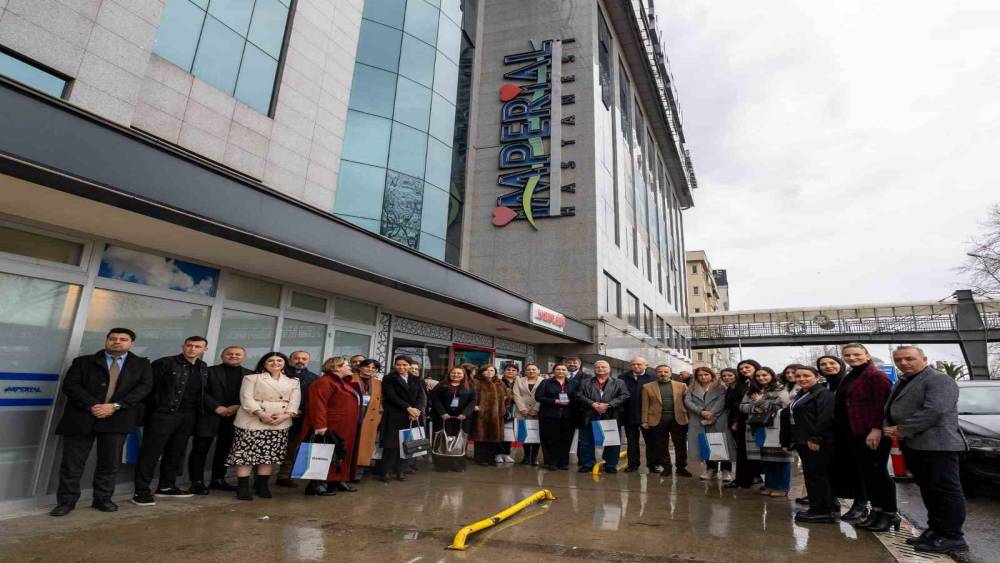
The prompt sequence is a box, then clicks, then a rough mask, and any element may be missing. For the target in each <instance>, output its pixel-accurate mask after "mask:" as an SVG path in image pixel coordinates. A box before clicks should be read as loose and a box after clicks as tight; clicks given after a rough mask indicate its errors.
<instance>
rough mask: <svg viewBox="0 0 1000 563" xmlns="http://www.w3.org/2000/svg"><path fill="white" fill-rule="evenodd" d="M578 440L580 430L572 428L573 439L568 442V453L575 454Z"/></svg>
mask: <svg viewBox="0 0 1000 563" xmlns="http://www.w3.org/2000/svg"><path fill="white" fill-rule="evenodd" d="M579 442H580V431H579V430H574V431H573V441H572V442H570V443H569V453H571V454H575V453H576V445H577V444H578V443H579Z"/></svg>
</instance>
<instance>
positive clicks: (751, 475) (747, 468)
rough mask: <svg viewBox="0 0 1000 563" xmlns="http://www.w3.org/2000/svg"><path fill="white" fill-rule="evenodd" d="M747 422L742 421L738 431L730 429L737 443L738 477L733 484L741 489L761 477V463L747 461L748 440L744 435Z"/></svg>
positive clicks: (736, 476) (737, 428)
mask: <svg viewBox="0 0 1000 563" xmlns="http://www.w3.org/2000/svg"><path fill="white" fill-rule="evenodd" d="M744 424H745V422H743V421H740V423H739V426H737V427H736V430H732V429H730V432H732V434H733V441H734V442H736V475H735V477H734V479H733V482H734V483H735V484H737V485H739V486H740V487H744V488H745V487H749V486H750V485H753V482H754V479H757V478H759V477H760V474H761V465H760V462H759V461H751V460H749V459H747V438H746V436H745V435H744V432H745V431H746V427H745V426H744Z"/></svg>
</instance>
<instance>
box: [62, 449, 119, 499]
mask: <svg viewBox="0 0 1000 563" xmlns="http://www.w3.org/2000/svg"><path fill="white" fill-rule="evenodd" d="M125 436H127V434H118V433H99V434H90V435H88V436H63V451H62V463H60V465H59V489H58V492H57V493H56V500H57V501H58V502H59V504H63V503H68V504H76V501H78V500H80V478H81V477H83V468H84V467H85V466H86V465H87V458H89V457H90V449H91V447H92V446H93V445H94V441H95V440H96V441H97V467H96V468H95V469H94V502H97V501H103V500H111V496H112V495H114V494H115V478H116V477H117V476H118V466H119V465H121V461H122V445H123V444H124V443H125Z"/></svg>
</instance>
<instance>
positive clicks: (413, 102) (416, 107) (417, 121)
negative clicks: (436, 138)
mask: <svg viewBox="0 0 1000 563" xmlns="http://www.w3.org/2000/svg"><path fill="white" fill-rule="evenodd" d="M396 92H397V93H396V109H395V112H394V113H393V119H395V120H396V121H398V122H400V123H405V124H407V125H409V126H410V127H415V128H417V129H419V130H421V131H427V123H428V121H430V118H431V89H430V88H426V87H424V86H421V85H419V84H417V83H416V82H414V81H412V80H407V79H406V78H403V77H402V76H400V77H399V82H398V86H397V87H396Z"/></svg>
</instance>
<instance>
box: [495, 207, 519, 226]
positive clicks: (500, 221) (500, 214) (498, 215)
mask: <svg viewBox="0 0 1000 563" xmlns="http://www.w3.org/2000/svg"><path fill="white" fill-rule="evenodd" d="M515 217H517V212H516V211H514V210H513V209H511V208H509V207H494V208H493V224H494V225H495V226H497V227H503V226H504V225H506V224H507V223H510V222H511V221H513V220H514V218H515Z"/></svg>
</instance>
